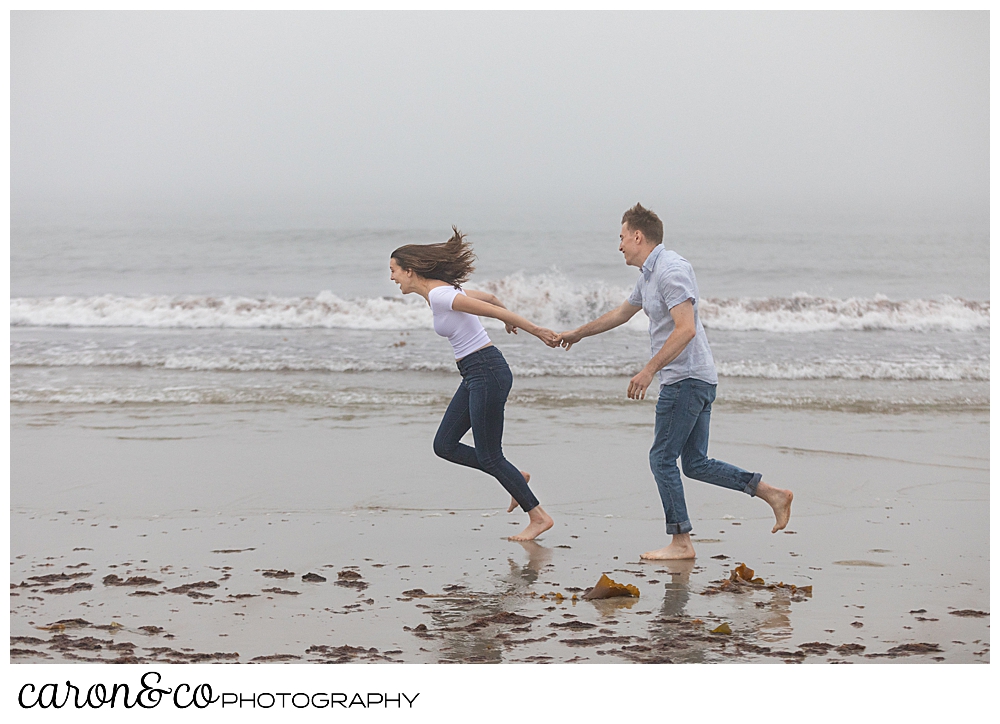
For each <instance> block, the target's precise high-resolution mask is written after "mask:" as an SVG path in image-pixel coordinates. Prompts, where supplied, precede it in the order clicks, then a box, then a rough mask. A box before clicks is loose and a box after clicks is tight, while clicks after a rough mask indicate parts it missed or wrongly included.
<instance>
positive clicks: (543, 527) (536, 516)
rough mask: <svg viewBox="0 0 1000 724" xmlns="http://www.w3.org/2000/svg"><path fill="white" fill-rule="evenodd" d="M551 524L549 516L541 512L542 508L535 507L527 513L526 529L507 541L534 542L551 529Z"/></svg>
mask: <svg viewBox="0 0 1000 724" xmlns="http://www.w3.org/2000/svg"><path fill="white" fill-rule="evenodd" d="M553 522H554V521H553V520H552V518H551V517H549V514H548V513H546V512H545V511H544V510H542V506H540V505H536V506H535V507H534V508H532V509H531V510H529V511H528V527H527V528H525V529H524V530H522V531H521V532H520V533H518V534H517V535H512V536H510V537H509V538H508V539H507V540H518V541H522V540H535V538H537V537H538V536H540V535H541V534H542V533H544V532H545V531H547V530H548V529H549V528H551V527H552V524H553Z"/></svg>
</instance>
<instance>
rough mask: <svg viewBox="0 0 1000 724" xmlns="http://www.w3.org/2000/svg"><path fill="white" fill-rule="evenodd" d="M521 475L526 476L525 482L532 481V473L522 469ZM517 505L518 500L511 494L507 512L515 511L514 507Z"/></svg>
mask: <svg viewBox="0 0 1000 724" xmlns="http://www.w3.org/2000/svg"><path fill="white" fill-rule="evenodd" d="M521 475H523V476H524V482H526V483H530V482H531V473H526V472H524V471H523V470H522V471H521ZM516 507H517V501H516V500H514V496H511V498H510V505H508V506H507V512H508V513H513V512H514V508H516Z"/></svg>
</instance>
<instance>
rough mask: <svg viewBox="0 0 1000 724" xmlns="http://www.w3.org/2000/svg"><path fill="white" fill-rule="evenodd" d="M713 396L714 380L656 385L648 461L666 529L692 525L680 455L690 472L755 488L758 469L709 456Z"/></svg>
mask: <svg viewBox="0 0 1000 724" xmlns="http://www.w3.org/2000/svg"><path fill="white" fill-rule="evenodd" d="M714 401H715V385H713V384H710V383H708V382H703V381H701V380H696V379H692V378H688V379H686V380H681V381H680V382H675V383H674V384H672V385H663V386H662V387H661V388H660V397H659V399H658V400H657V401H656V431H655V433H654V438H653V447H652V448H651V449H650V451H649V467H650V469H651V470H652V471H653V479H654V480H656V487H657V488H658V489H659V491H660V500H661V501H662V502H663V514H664V516H665V517H666V519H667V533H668V534H671V535H674V534H677V533H688V532H690V531H691V521H690V519H689V518H688V512H687V504H686V503H685V502H684V486H683V485H682V483H681V475H680V473H679V472H678V471H677V458H678V457H679V458H680V459H681V465H682V466H683V468H684V474H685V475H686V476H687V477H689V478H693V479H694V480H701V481H703V482H706V483H711V484H712V485H719V486H721V487H723V488H731V489H732V490H741V491H743V492H744V493H747V494H749V495H751V496H752V495H755V494H756V493H757V483H759V482H760V478H761V475H760V473H748V472H747V471H746V470H743V469H742V468H738V467H736V466H735V465H730V464H729V463H724V462H722V461H721V460H712V459H711V458H709V457H708V427H709V423H710V421H711V417H712V403H713V402H714Z"/></svg>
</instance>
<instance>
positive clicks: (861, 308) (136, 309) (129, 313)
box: [10, 273, 990, 333]
mask: <svg viewBox="0 0 1000 724" xmlns="http://www.w3.org/2000/svg"><path fill="white" fill-rule="evenodd" d="M476 286H477V288H479V289H482V290H485V291H489V292H492V293H495V294H496V295H497V296H499V297H500V298H501V299H502V300H503V302H504V304H505V305H506V306H507V307H508V308H509V309H511V310H513V311H516V312H517V313H518V314H521V315H522V316H524V317H527V318H528V319H530V320H532V321H534V322H537V323H539V324H542V325H544V326H547V327H551V328H553V329H565V328H567V327H569V326H576V325H578V324H580V323H582V322H585V321H588V320H590V319H593V318H595V317H597V316H599V315H601V314H603V313H604V312H607V311H609V310H610V309H613V308H614V307H616V306H618V305H619V304H621V303H622V301H624V299H625V298H626V297H627V295H628V292H629V290H628V289H625V288H619V287H615V286H612V285H606V284H602V283H593V284H573V283H570V282H568V281H567V280H566V279H565V278H564V277H562V276H561V275H559V274H555V273H553V274H546V275H540V276H533V277H529V276H525V275H522V274H514V275H511V276H508V277H505V278H503V279H499V280H495V281H487V282H485V283H482V284H479V285H476ZM700 315H701V320H702V322H703V323H704V325H705V327H706V328H708V329H718V330H730V331H767V332H777V333H802V332H818V331H866V330H896V331H914V332H928V331H963V332H964V331H974V330H979V329H989V326H990V303H989V302H988V301H984V302H983V301H968V300H964V299H958V298H954V297H940V298H936V299H913V300H903V301H893V300H890V299H888V298H886V297H884V296H881V295H876V296H874V297H870V298H851V299H826V298H822V297H813V296H810V295H807V294H797V295H794V296H791V297H770V298H740V299H716V298H705V299H702V300H701V303H700ZM10 323H11V325H12V326H24V327H145V328H182V329H197V328H236V329H239V328H242V329H252V328H256V329H267V328H272V329H307V328H319V329H336V328H340V329H359V330H403V329H414V328H423V329H430V328H431V327H432V319H431V313H430V310H429V308H428V307H427V305H426V303H424V301H423V299H420V298H419V297H416V296H409V297H399V298H390V297H377V298H360V299H342V298H341V297H339V296H337V295H336V294H334V293H332V292H329V291H324V292H321V293H319V294H317V295H316V296H315V297H265V298H260V299H256V298H250V297H232V296H140V297H126V296H115V295H110V294H107V295H103V296H98V297H21V298H15V299H11V301H10ZM485 324H486V325H487V326H489V327H498V326H499V323H498V322H496V321H495V320H486V321H485ZM628 326H629V328H630V329H633V330H636V331H641V330H645V328H646V318H645V316H644V315H642V314H637V315H635V316H634V317H633V318H632V320H631V322H630V323H629V325H628Z"/></svg>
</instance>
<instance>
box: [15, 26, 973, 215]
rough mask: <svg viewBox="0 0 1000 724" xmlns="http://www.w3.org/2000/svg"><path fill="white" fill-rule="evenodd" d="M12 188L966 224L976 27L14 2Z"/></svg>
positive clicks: (182, 204)
mask: <svg viewBox="0 0 1000 724" xmlns="http://www.w3.org/2000/svg"><path fill="white" fill-rule="evenodd" d="M11 187H12V192H11V193H12V204H13V210H14V212H15V214H17V213H20V212H24V211H29V210H32V209H39V208H60V207H73V208H88V207H93V208H104V207H106V208H112V209H114V208H118V207H121V206H123V205H124V206H129V207H135V208H144V209H150V210H154V211H155V210H175V211H181V212H184V211H191V212H196V211H204V210H206V209H209V210H211V209H230V210H233V211H235V212H237V213H239V212H240V211H241V210H248V209H253V210H257V211H260V210H261V209H264V210H267V209H273V210H282V211H283V212H285V213H291V214H292V215H293V216H294V215H295V214H301V215H302V216H303V218H305V217H306V216H309V215H310V214H311V215H313V216H315V215H316V214H319V215H320V216H322V215H323V213H329V214H333V215H334V216H336V213H338V212H337V211H336V210H337V209H340V210H344V209H351V208H362V207H363V208H380V207H384V208H395V209H420V208H426V207H428V206H434V205H441V204H444V205H449V204H450V205H454V204H460V205H461V204H464V205H466V206H468V207H470V208H471V207H480V208H492V209H502V208H507V209H516V208H519V207H523V208H524V209H533V210H534V211H535V212H538V210H540V209H541V210H544V208H545V207H547V206H550V205H551V207H552V208H553V209H562V210H565V209H568V208H581V209H590V210H593V209H595V208H599V209H601V210H603V209H604V208H608V209H611V210H614V211H615V212H616V213H619V214H620V213H621V208H624V207H625V206H627V205H629V204H631V203H634V201H635V200H638V199H642V200H645V201H646V203H648V204H649V205H651V206H653V207H654V208H662V206H663V205H664V204H669V205H670V206H672V207H675V208H682V207H685V206H690V207H692V208H694V207H699V206H700V207H703V208H720V209H721V208H730V207H731V208H743V207H747V208H750V207H753V208H757V209H765V210H767V209H775V210H781V209H785V210H787V209H800V210H801V209H807V210H808V209H818V210H828V211H833V212H842V213H851V212H852V210H856V209H869V210H870V209H873V208H876V209H877V208H884V209H894V210H899V209H914V208H919V209H923V210H924V211H929V212H933V211H935V210H940V211H947V212H956V210H958V213H968V214H971V215H973V216H978V217H982V218H985V216H986V214H987V211H988V197H989V17H988V14H987V13H986V12H966V13H943V12H935V13H912V12H910V13H860V12H859V13H820V12H803V13H728V12H712V13H694V12H642V13H637V12H636V13H610V12H603V13H592V12H580V13H445V12H434V13H397V12H379V13H346V12H318V13H317V12H310V13H282V12H266V13H216V12H208V13H206V12H198V13H193V12H185V13H153V12H130V13H126V12H110V13H97V12H86V13H71V12H14V13H13V14H12V18H11ZM331 220H332V221H333V220H335V219H332V218H331Z"/></svg>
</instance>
